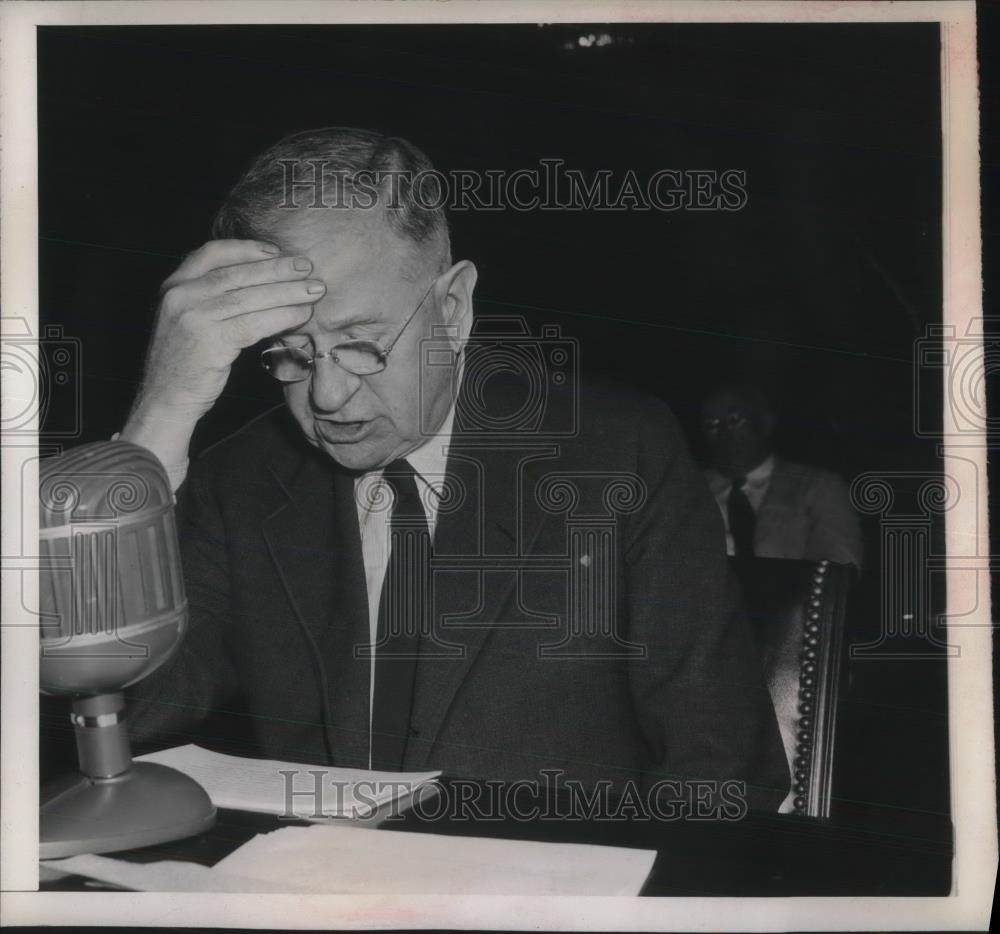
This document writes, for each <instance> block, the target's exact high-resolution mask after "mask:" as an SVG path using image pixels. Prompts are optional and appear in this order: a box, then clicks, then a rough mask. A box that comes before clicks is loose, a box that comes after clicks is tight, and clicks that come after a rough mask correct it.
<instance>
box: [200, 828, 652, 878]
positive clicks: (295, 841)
mask: <svg viewBox="0 0 1000 934" xmlns="http://www.w3.org/2000/svg"><path fill="white" fill-rule="evenodd" d="M655 858H656V851H655V850H639V849H628V848H624V847H607V846H590V845H584V844H577V843H536V842H533V841H522V840H498V839H488V838H483V837H452V836H445V835H441V834H432V833H411V832H408V831H396V830H369V829H366V828H363V827H353V826H351V825H350V824H343V825H330V824H325V825H318V824H317V825H313V826H311V827H285V828H282V829H281V830H276V831H274V832H273V833H267V834H260V835H258V836H256V837H254V838H253V839H252V840H250V841H249V842H248V843H246V844H244V845H243V846H242V847H240V848H239V849H238V850H236V852H234V853H232V854H230V855H229V856H227V857H226V858H225V859H223V860H222V861H221V862H219V863H217V864H216V866H215V870H216V871H217V872H219V873H221V874H226V875H235V876H241V877H243V878H247V879H258V880H260V881H261V882H266V883H268V884H272V885H282V886H288V887H294V888H301V889H304V890H308V891H310V892H316V893H319V894H343V895H638V894H639V890H640V889H641V888H642V885H643V883H644V882H645V881H646V879H647V877H648V876H649V873H650V871H651V870H652V868H653V861H654V860H655Z"/></svg>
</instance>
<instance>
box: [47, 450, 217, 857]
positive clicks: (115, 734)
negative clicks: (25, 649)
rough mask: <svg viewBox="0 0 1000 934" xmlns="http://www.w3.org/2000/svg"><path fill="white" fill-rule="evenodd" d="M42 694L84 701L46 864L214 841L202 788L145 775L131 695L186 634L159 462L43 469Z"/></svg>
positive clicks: (177, 775)
mask: <svg viewBox="0 0 1000 934" xmlns="http://www.w3.org/2000/svg"><path fill="white" fill-rule="evenodd" d="M39 500H40V502H39V538H40V542H39V546H40V551H39V553H40V555H41V559H42V560H41V567H42V570H41V573H40V575H39V606H40V610H41V641H40V652H41V657H40V687H41V690H42V692H43V693H45V694H54V695H66V696H69V697H71V698H72V713H71V715H70V722H71V723H72V724H73V728H74V732H75V735H76V747H77V756H78V761H79V766H80V770H79V772H78V773H75V774H72V775H68V776H63V777H62V778H59V779H57V780H55V781H54V782H52V783H50V784H48V785H46V786H45V787H44V788H43V789H42V795H41V801H42V804H41V827H40V847H39V852H40V856H41V858H42V859H50V858H58V857H63V856H72V855H75V854H78V853H108V852H113V851H115V850H122V849H130V848H133V847H140V846H150V845H152V844H156V843H163V842H166V841H168V840H178V839H181V838H183V837H187V836H191V835H192V834H196V833H200V832H202V831H204V830H207V829H208V828H209V827H211V826H212V824H213V823H214V822H215V808H214V807H213V805H212V802H211V800H210V799H209V797H208V795H207V794H206V793H205V791H204V789H203V788H202V787H201V786H200V785H198V783H197V782H195V781H194V780H193V779H191V778H189V777H188V776H186V775H184V774H182V773H181V772H178V771H176V770H175V769H170V768H167V767H166V766H162V765H158V764H154V763H151V762H133V761H132V756H131V752H130V748H129V741H128V734H127V731H126V727H125V718H124V708H125V702H124V698H123V696H122V690H123V689H124V688H126V687H128V686H129V685H132V684H134V683H135V682H137V681H140V680H141V679H142V678H144V677H146V676H147V675H149V674H150V673H152V672H153V671H155V670H156V669H157V668H159V667H160V665H162V664H163V663H164V662H166V661H167V660H168V659H169V658H170V657H171V656H172V655H173V654H174V652H175V651H176V650H177V648H178V646H179V645H180V643H181V640H182V639H183V637H184V633H185V631H186V629H187V598H186V596H185V593H184V580H183V577H182V574H181V562H180V549H179V546H178V543H177V529H176V524H175V521H174V507H173V494H172V492H171V489H170V483H169V481H168V479H167V475H166V472H165V471H164V469H163V466H162V465H161V464H160V462H159V460H157V458H156V457H155V456H154V455H153V454H152V453H150V452H149V451H147V450H146V449H145V448H142V447H139V446H138V445H134V444H129V443H127V442H124V441H99V442H96V443H94V444H86V445H82V446H80V447H77V448H73V449H72V450H70V451H67V452H66V453H65V454H62V455H60V456H58V457H52V458H48V459H46V460H43V461H42V462H41V465H40V467H39Z"/></svg>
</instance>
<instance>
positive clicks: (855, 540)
mask: <svg viewBox="0 0 1000 934" xmlns="http://www.w3.org/2000/svg"><path fill="white" fill-rule="evenodd" d="M754 554H755V555H758V556H759V557H762V558H802V559H805V560H807V561H822V560H824V559H825V560H827V561H838V562H840V563H841V564H853V565H855V566H856V567H859V568H860V567H861V554H862V545H861V527H860V525H859V523H858V516H857V513H856V512H855V510H854V507H853V506H852V505H851V498H850V494H849V493H848V490H847V484H845V483H844V481H843V480H841V479H840V477H838V476H837V475H836V474H835V473H833V472H832V471H830V470H823V469H822V468H819V467H810V466H807V465H805V464H798V463H795V462H793V461H788V460H784V459H783V458H780V457H779V458H775V464H774V473H772V474H771V483H770V486H769V487H768V490H767V495H766V496H765V497H764V501H763V503H761V507H760V510H759V511H758V513H757V526H756V529H755V533H754Z"/></svg>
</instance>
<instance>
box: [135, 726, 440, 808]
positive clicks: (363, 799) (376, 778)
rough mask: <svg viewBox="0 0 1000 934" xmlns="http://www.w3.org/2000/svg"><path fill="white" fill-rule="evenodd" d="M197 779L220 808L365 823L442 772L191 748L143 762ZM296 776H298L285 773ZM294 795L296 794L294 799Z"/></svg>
mask: <svg viewBox="0 0 1000 934" xmlns="http://www.w3.org/2000/svg"><path fill="white" fill-rule="evenodd" d="M136 761H138V762H157V763H159V764H160V765H167V766H170V767H171V768H174V769H177V770H178V771H179V772H183V773H184V774H185V775H189V776H190V777H191V778H193V779H194V780H195V781H196V782H198V784H199V785H201V787H202V788H204V789H205V791H206V792H207V793H208V796H209V797H210V798H211V799H212V803H213V804H214V805H215V806H216V807H219V808H233V809H235V810H238V811H257V812H259V813H262V814H289V813H290V814H293V815H294V816H296V817H299V818H303V819H306V820H309V819H315V818H316V817H317V816H320V817H328V818H336V817H344V818H364V817H368V816H369V815H371V814H373V813H374V812H375V811H376V810H378V808H379V807H381V806H382V805H384V804H387V803H388V802H390V801H393V800H396V801H399V800H401V799H403V798H406V797H408V796H409V795H411V794H412V793H413V792H414V791H416V790H417V789H418V788H420V787H421V786H423V785H426V784H427V783H428V782H431V781H433V780H434V779H435V778H437V777H438V776H439V775H440V774H441V773H440V772H371V771H368V770H366V769H338V768H330V767H327V766H317V765H304V764H302V763H298V762H280V761H278V760H275V759H244V758H242V757H240V756H226V755H223V754H222V753H218V752H211V751H210V750H207V749H202V748H201V747H200V746H195V745H193V744H189V745H187V746H176V747H174V748H173V749H164V750H161V751H160V752H154V753H150V754H149V755H146V756H139V757H138V758H137V760H136ZM288 772H294V773H295V774H294V775H291V776H289V775H287V774H282V773H288ZM289 789H291V790H292V791H293V792H295V794H289Z"/></svg>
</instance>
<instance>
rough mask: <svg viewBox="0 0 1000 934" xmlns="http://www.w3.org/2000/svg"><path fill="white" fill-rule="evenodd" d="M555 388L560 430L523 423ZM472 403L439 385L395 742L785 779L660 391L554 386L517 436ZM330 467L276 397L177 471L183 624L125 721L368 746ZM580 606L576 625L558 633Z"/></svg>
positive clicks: (706, 518) (756, 792)
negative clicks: (440, 411)
mask: <svg viewBox="0 0 1000 934" xmlns="http://www.w3.org/2000/svg"><path fill="white" fill-rule="evenodd" d="M468 382H469V380H468V379H467V380H466V384H468ZM511 391H512V392H515V394H516V388H515V389H512V390H511ZM511 398H514V397H513V396H507V397H506V399H507V401H506V402H504V401H503V399H501V400H500V405H499V409H498V410H500V411H503V412H505V413H509V412H511V411H514V410H516V409H517V405H518V404H520V403H515V404H514V405H513V408H512V407H511V403H510V399H511ZM577 401H578V402H579V420H578V423H577V430H576V432H575V434H574V435H573V436H556V435H546V434H545V430H546V424H558V425H566V424H569V423H570V422H571V420H572V419H573V418H574V415H573V411H574V406H575V405H576V402H577ZM477 404H478V403H477ZM492 404H493V403H488V405H487V408H486V409H485V410H483V411H476V410H474V408H473V406H472V405H471V403H469V402H468V400H467V399H466V395H465V394H464V389H463V396H462V397H461V398H460V400H459V405H458V413H457V417H456V421H455V431H454V434H453V437H452V445H451V452H450V455H449V459H448V468H447V474H448V482H449V483H454V484H455V489H457V490H461V491H464V492H463V494H462V497H461V502H460V505H459V508H452V509H446V508H445V507H444V506H442V509H441V511H440V513H439V516H438V525H437V530H436V532H435V537H434V560H435V562H436V564H435V567H436V568H438V570H436V571H435V580H434V593H435V605H434V613H433V620H434V627H435V635H436V636H437V642H433V641H432V642H431V644H430V645H428V642H427V641H426V640H424V641H422V642H421V649H420V661H419V664H418V668H417V674H416V680H415V685H414V699H413V710H412V717H411V731H410V736H409V739H408V742H407V746H406V753H405V759H404V766H405V767H406V768H412V769H420V768H438V769H443V770H444V771H445V772H446V773H448V774H451V775H455V776H462V777H478V778H495V779H506V780H514V779H520V778H527V779H529V780H538V777H539V770H540V769H543V768H561V769H563V770H564V772H565V777H566V778H575V779H579V780H581V781H582V782H583V783H585V784H586V785H593V784H594V783H595V782H597V781H599V780H602V779H610V780H611V781H612V782H614V783H615V784H616V786H618V787H620V786H621V783H622V782H623V781H625V780H627V779H633V780H636V781H638V782H641V783H645V784H647V785H648V784H649V783H650V782H651V781H655V780H656V779H659V778H709V779H727V778H735V779H743V780H746V781H747V782H748V783H749V785H751V786H753V787H752V788H751V789H750V800H751V803H752V804H755V805H758V806H770V807H774V808H776V807H777V804H778V802H780V800H781V799H782V798H783V797H784V796H785V793H786V792H787V789H788V781H789V778H788V769H787V764H786V762H785V757H784V754H783V751H782V746H781V741H780V737H779V734H778V730H777V724H776V721H775V717H774V713H773V710H772V707H771V703H770V699H769V697H768V694H767V691H766V688H765V687H764V684H763V681H762V676H761V671H760V667H759V661H758V655H757V651H756V648H755V646H754V645H753V644H752V642H751V638H750V634H749V630H748V628H747V627H746V624H745V621H744V619H743V617H742V615H741V614H740V613H739V612H738V611H736V610H735V609H734V607H735V605H736V601H735V599H734V587H733V585H732V583H731V579H730V578H729V577H728V572H727V568H726V556H725V550H724V547H723V530H722V523H721V521H720V517H719V514H718V510H717V509H716V508H715V506H714V504H713V502H712V499H711V497H710V495H709V493H708V491H707V490H706V488H705V484H704V481H703V480H702V478H701V476H700V474H699V473H698V471H697V470H696V468H695V467H694V465H693V464H692V462H691V460H690V458H689V455H688V453H687V450H686V447H685V444H684V442H683V440H682V436H681V433H680V431H679V429H678V427H677V426H676V423H675V421H674V419H673V417H672V415H671V414H670V413H669V411H668V410H667V409H666V407H665V406H663V405H662V404H661V403H658V402H655V401H652V400H648V399H645V398H640V397H636V396H632V395H626V394H623V393H621V392H620V391H617V390H616V391H611V390H606V389H603V388H602V389H599V390H598V389H591V390H590V391H583V392H580V393H579V399H577V398H576V397H574V395H573V394H571V393H568V392H567V393H565V394H561V393H557V392H553V393H552V394H550V397H549V399H548V401H547V404H546V410H545V411H546V419H547V420H548V421H547V422H544V423H542V424H539V425H535V426H532V430H531V431H528V432H526V433H525V435H524V436H523V438H522V439H521V440H517V439H516V438H515V437H514V436H513V435H511V434H510V432H509V425H508V426H505V427H503V428H499V429H494V427H493V426H494V425H495V424H496V423H495V422H490V420H489V418H488V417H486V416H488V415H489V413H490V412H492V411H493V409H492V408H490V406H492ZM629 477H631V478H638V481H635V480H632V481H628V480H627V479H626V480H623V479H622V478H629ZM574 490H575V493H574V492H573V491H574ZM353 491H354V487H353V478H352V477H351V476H350V475H348V474H346V473H345V472H344V471H342V470H340V469H339V468H338V467H337V465H336V464H335V463H333V462H332V461H331V460H330V459H329V458H328V457H326V456H325V455H324V454H322V453H320V452H318V451H316V450H314V449H312V448H311V447H309V446H308V445H307V444H306V442H305V441H304V439H303V438H302V437H301V433H300V431H299V429H298V428H297V427H295V426H294V424H293V423H292V422H291V420H290V419H289V418H288V417H287V415H286V412H285V410H284V408H283V407H282V408H279V409H275V410H273V411H271V412H269V413H266V414H265V415H264V416H262V417H260V418H258V419H257V420H255V421H254V422H252V423H251V424H249V425H248V426H246V427H245V428H244V429H242V430H241V431H240V432H239V433H237V434H236V435H235V436H233V437H231V438H229V439H228V440H226V441H224V442H222V443H220V444H218V445H216V446H215V447H214V448H212V449H210V450H209V451H208V452H207V453H206V454H205V455H204V456H202V457H201V458H199V459H197V460H196V461H195V462H194V463H193V464H192V467H191V470H190V473H189V476H188V479H187V481H186V482H185V484H184V487H183V488H182V490H181V491H180V493H179V508H180V510H181V522H180V528H181V538H182V552H183V556H184V565H185V580H186V584H187V592H188V599H189V602H190V605H191V624H190V632H189V634H188V637H187V638H186V640H185V641H184V643H183V644H182V646H181V649H180V651H179V653H178V655H177V656H176V657H175V658H174V659H172V660H171V661H170V662H168V663H167V664H166V665H165V666H164V667H163V668H162V669H161V670H160V671H158V672H157V673H156V674H154V675H153V676H152V677H150V678H148V679H147V680H146V681H144V682H142V683H141V684H140V685H138V686H137V688H136V695H137V698H138V699H137V703H136V704H135V705H134V707H133V711H132V715H131V722H132V732H133V735H134V736H135V737H136V738H138V739H140V740H143V739H146V740H149V739H151V738H153V737H157V738H159V739H161V740H162V741H164V742H171V743H175V742H192V741H195V742H198V741H207V739H208V737H206V735H205V733H204V732H202V728H201V727H199V726H198V725H197V724H198V721H199V719H200V718H202V717H204V716H205V715H206V714H210V713H215V714H216V715H218V714H219V713H220V712H225V711H231V710H237V709H240V705H241V704H242V705H244V706H245V709H246V710H247V711H248V714H249V718H250V719H249V721H244V722H249V723H250V724H251V725H252V732H253V737H254V741H255V744H256V747H257V748H256V749H255V750H252V751H254V752H256V753H258V754H260V753H262V754H264V755H266V756H268V757H273V758H282V759H289V760H294V761H300V762H311V763H323V762H327V761H329V760H332V761H333V763H334V764H337V765H345V766H361V767H364V766H366V765H367V755H368V703H369V694H368V688H369V681H368V677H369V670H368V662H367V659H360V660H359V659H357V658H356V657H355V652H354V648H355V646H357V645H363V644H365V643H367V642H368V641H369V631H368V625H369V623H368V616H367V606H366V597H365V583H364V581H365V576H364V568H363V565H362V559H361V551H360V540H359V533H358V524H357V511H356V508H355V502H354V498H353ZM525 556H527V557H525ZM602 556H606V557H607V561H606V562H605V560H604V558H603V557H602ZM601 564H603V565H604V570H600V568H598V567H597V565H601ZM519 565H520V567H521V570H520V573H518V566H519ZM439 566H440V567H439ZM588 575H589V576H588ZM598 607H601V608H603V609H601V610H598V609H597V608H598ZM588 620H590V623H591V625H592V627H593V628H594V629H595V630H596V631H597V633H598V635H597V636H592V637H586V636H581V637H579V638H577V639H575V640H574V639H570V640H569V641H568V642H566V638H567V635H568V634H569V633H570V632H572V631H573V630H581V631H582V630H584V629H585V628H586V626H587V622H588ZM609 626H611V627H613V630H614V633H615V634H616V637H617V641H616V639H615V638H611V637H610V635H609V633H608V631H607V630H608V627H609ZM442 642H443V643H448V644H449V645H450V646H451V649H448V648H447V647H442V646H441V645H439V644H438V643H442ZM561 643H565V644H562V645H561ZM636 647H637V648H638V651H639V655H637V656H632V655H629V654H628V653H629V652H630V651H634V650H635V648H636ZM448 651H452V652H457V653H458V656H457V657H456V656H447V655H446V656H444V657H435V655H434V653H435V652H448ZM569 653H576V654H577V655H578V656H579V655H582V657H570V654H569ZM324 688H325V691H326V703H325V704H324V703H323V700H322V694H323V690H324ZM229 722H230V723H233V722H236V721H235V720H234V719H233V718H230V720H229ZM247 751H248V752H250V751H251V750H249V749H248V750H247Z"/></svg>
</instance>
